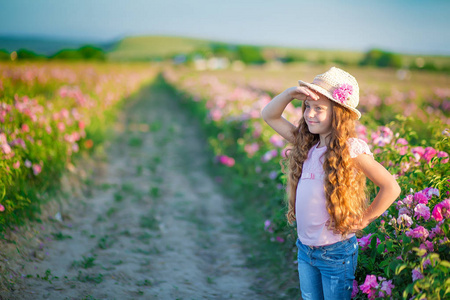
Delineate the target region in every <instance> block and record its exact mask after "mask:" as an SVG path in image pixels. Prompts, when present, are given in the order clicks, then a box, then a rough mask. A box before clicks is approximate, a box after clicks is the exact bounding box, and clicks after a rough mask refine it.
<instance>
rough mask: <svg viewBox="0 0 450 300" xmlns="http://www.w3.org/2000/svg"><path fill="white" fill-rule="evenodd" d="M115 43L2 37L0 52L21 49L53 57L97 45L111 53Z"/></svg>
mask: <svg viewBox="0 0 450 300" xmlns="http://www.w3.org/2000/svg"><path fill="white" fill-rule="evenodd" d="M115 43H116V41H112V42H107V43H96V42H89V41H73V40H62V39H51V38H39V37H8V36H0V50H2V49H4V50H6V51H8V52H13V51H17V50H19V49H27V50H31V51H33V52H35V53H37V54H42V55H52V54H54V53H56V52H58V51H59V50H62V49H77V48H79V47H81V46H83V45H87V44H89V45H95V46H97V47H99V48H101V49H103V50H105V51H109V50H111V49H112V48H113V46H114V45H115Z"/></svg>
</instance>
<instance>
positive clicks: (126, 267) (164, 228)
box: [0, 86, 265, 300]
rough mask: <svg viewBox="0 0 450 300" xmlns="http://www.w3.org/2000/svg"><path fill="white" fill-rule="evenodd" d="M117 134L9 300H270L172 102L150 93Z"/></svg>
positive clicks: (31, 254)
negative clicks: (260, 287) (248, 264)
mask: <svg viewBox="0 0 450 300" xmlns="http://www.w3.org/2000/svg"><path fill="white" fill-rule="evenodd" d="M115 131H116V132H117V134H118V135H117V137H116V139H114V140H113V141H112V142H110V143H109V144H107V147H106V151H105V155H104V159H94V160H93V161H92V165H90V166H89V168H90V169H91V170H93V173H92V174H91V175H90V176H88V177H91V184H90V188H89V189H88V190H83V193H82V194H81V195H78V194H77V195H76V196H75V194H68V195H67V199H66V200H67V201H63V203H64V205H61V207H60V210H61V213H62V221H57V219H58V216H57V217H56V220H54V221H52V222H50V221H48V222H50V223H48V222H47V223H46V222H44V223H43V224H41V225H36V226H38V227H39V226H40V227H41V229H39V228H37V229H36V230H35V231H36V234H35V235H34V240H35V241H36V240H37V241H40V243H36V242H35V243H34V244H33V243H30V245H31V244H33V245H34V246H33V247H32V246H30V247H29V248H28V249H26V250H25V251H22V261H18V262H17V263H15V264H11V265H10V267H11V268H15V270H16V272H17V274H18V275H21V277H22V278H20V276H19V279H18V281H17V284H16V285H15V290H14V291H13V292H10V293H5V292H2V293H0V295H1V296H2V297H3V299H35V300H37V299H264V298H265V297H264V295H262V294H260V293H256V292H255V291H253V290H252V286H253V283H254V282H255V278H254V276H253V274H254V272H252V270H250V269H248V268H246V266H245V261H246V259H245V253H242V249H241V246H240V245H241V244H242V243H243V242H245V237H243V236H242V235H240V233H239V231H238V229H237V227H238V225H239V221H238V219H237V218H236V217H234V216H233V215H232V214H230V213H229V211H230V210H229V208H228V204H229V202H230V201H231V200H230V199H227V198H225V197H224V196H222V195H221V194H220V193H219V187H218V186H217V183H216V182H215V181H214V179H213V178H210V177H209V176H208V174H207V172H206V171H205V167H206V164H207V162H208V159H209V157H208V155H207V154H206V151H205V147H206V142H205V141H204V140H203V139H202V137H201V135H200V134H199V128H198V126H196V123H195V122H194V121H193V120H191V119H190V118H189V117H188V115H187V113H185V112H183V111H182V109H181V108H178V106H177V102H176V100H174V99H173V96H172V95H170V93H168V92H167V91H166V90H165V89H162V88H159V87H157V86H153V87H151V88H148V89H147V90H146V91H144V92H143V94H142V96H141V97H138V98H137V99H135V100H134V101H132V102H130V103H129V104H128V107H127V108H126V110H125V111H124V112H123V113H122V115H121V117H120V118H119V121H118V122H117V124H116V126H115ZM83 171H85V170H78V172H83ZM74 172H75V173H76V172H77V171H76V170H75V171H74ZM85 172H86V171H85ZM50 231H51V232H50ZM19 265H20V266H21V267H20V268H19V267H18V266H19Z"/></svg>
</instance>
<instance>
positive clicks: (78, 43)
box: [0, 34, 450, 57]
mask: <svg viewBox="0 0 450 300" xmlns="http://www.w3.org/2000/svg"><path fill="white" fill-rule="evenodd" d="M132 37H173V38H187V39H197V40H206V41H211V42H221V43H226V44H230V45H251V46H257V47H279V48H289V49H298V50H319V51H343V52H357V53H365V52H368V51H370V50H373V49H379V50H382V51H386V52H390V53H395V54H400V55H411V56H438V57H450V54H433V53H432V54H429V53H410V52H395V51H388V50H386V49H383V48H379V47H378V48H377V47H374V48H370V49H366V50H354V49H338V48H317V47H295V46H285V45H274V44H265V45H263V44H256V43H239V42H233V41H225V40H219V39H214V40H212V39H206V38H201V37H195V36H180V35H162V34H149V35H141V34H139V35H130V36H124V37H118V38H112V39H110V40H96V39H94V38H91V39H85V40H82V39H79V38H70V37H67V36H66V37H64V36H46V35H40V36H32V35H26V34H25V35H0V40H1V39H11V40H13V39H16V40H19V41H37V42H57V43H58V42H59V43H71V44H74V45H75V44H76V47H79V46H82V45H93V46H97V45H99V46H101V45H104V44H109V43H117V42H120V41H121V40H123V39H126V38H132ZM0 49H4V48H2V46H1V45H0ZM27 50H30V49H27ZM36 53H38V54H39V52H37V51H36Z"/></svg>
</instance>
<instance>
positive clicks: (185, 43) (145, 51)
mask: <svg viewBox="0 0 450 300" xmlns="http://www.w3.org/2000/svg"><path fill="white" fill-rule="evenodd" d="M214 45H228V46H230V47H232V46H237V44H232V43H226V42H220V41H213V40H205V39H196V38H185V37H173V36H135V37H126V38H124V39H122V40H121V41H119V42H118V43H117V44H116V45H115V46H114V47H113V49H112V50H111V52H109V54H108V58H109V59H111V60H151V59H155V58H166V57H170V56H173V55H176V54H183V53H184V54H188V53H190V52H192V51H194V50H200V51H201V50H203V51H211V49H212V48H213V47H214ZM258 47H261V50H263V51H265V52H267V54H268V55H269V56H271V55H273V56H276V55H283V56H285V55H292V56H294V57H303V58H304V59H305V60H308V59H311V60H317V59H319V57H324V58H325V59H331V58H336V56H337V57H342V58H343V59H345V60H352V61H353V60H354V61H357V60H359V59H361V58H362V56H363V53H362V52H357V51H330V50H316V49H296V48H287V47H276V46H258Z"/></svg>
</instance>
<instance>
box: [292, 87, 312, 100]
mask: <svg viewBox="0 0 450 300" xmlns="http://www.w3.org/2000/svg"><path fill="white" fill-rule="evenodd" d="M286 91H287V92H288V94H289V96H290V97H291V98H292V99H298V100H301V101H305V100H306V99H311V100H319V95H317V92H314V91H312V90H311V89H308V88H307V87H304V86H294V87H291V88H288V89H287V90H286Z"/></svg>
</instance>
